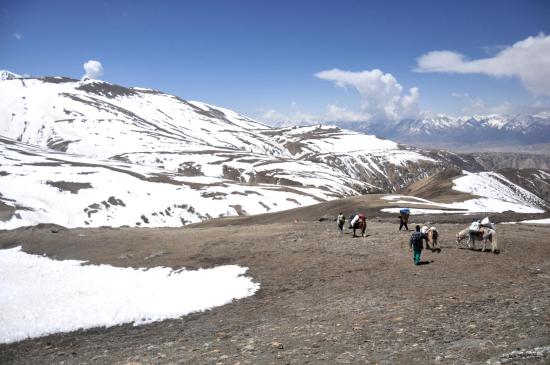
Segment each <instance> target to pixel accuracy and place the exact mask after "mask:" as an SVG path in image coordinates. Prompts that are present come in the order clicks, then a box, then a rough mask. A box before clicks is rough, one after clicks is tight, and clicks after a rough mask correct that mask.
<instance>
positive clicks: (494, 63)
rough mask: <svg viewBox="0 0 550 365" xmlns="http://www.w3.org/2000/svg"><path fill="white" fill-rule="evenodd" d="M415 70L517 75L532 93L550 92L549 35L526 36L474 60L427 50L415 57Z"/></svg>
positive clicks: (545, 93)
mask: <svg viewBox="0 0 550 365" xmlns="http://www.w3.org/2000/svg"><path fill="white" fill-rule="evenodd" d="M415 71H417V72H447V73H463V74H474V73H475V74H485V75H489V76H494V77H517V78H519V79H520V80H521V82H522V83H523V85H524V86H525V87H526V88H527V89H528V90H530V91H531V92H533V93H535V94H541V95H550V36H547V35H545V34H543V33H541V34H539V35H537V36H535V37H528V38H526V39H524V40H522V41H519V42H517V43H515V44H513V45H512V46H509V47H506V48H504V49H502V50H501V51H499V52H498V53H497V54H496V55H494V56H493V57H487V58H480V59H477V60H469V59H468V58H467V57H466V56H464V55H462V54H460V53H457V52H453V51H432V52H428V53H426V54H425V55H422V56H421V57H419V58H418V60H417V67H416V69H415Z"/></svg>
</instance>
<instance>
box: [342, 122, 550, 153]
mask: <svg viewBox="0 0 550 365" xmlns="http://www.w3.org/2000/svg"><path fill="white" fill-rule="evenodd" d="M331 124H335V125H337V126H339V127H341V128H345V129H348V130H354V131H358V132H363V133H369V134H375V135H377V136H379V137H383V138H388V139H392V140H395V141H397V142H401V143H407V144H412V145H416V146H431V147H451V148H453V147H454V148H458V149H464V148H465V147H468V146H482V147H484V149H486V150H491V149H493V148H495V147H502V146H505V147H511V146H526V145H537V144H547V143H550V113H541V114H538V115H487V116H468V117H460V118H453V117H448V116H437V117H430V118H418V119H405V120H401V121H397V122H392V121H388V122H378V123H374V122H335V123H331Z"/></svg>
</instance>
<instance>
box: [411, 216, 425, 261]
mask: <svg viewBox="0 0 550 365" xmlns="http://www.w3.org/2000/svg"><path fill="white" fill-rule="evenodd" d="M424 239H425V237H424V235H423V234H422V232H420V226H419V225H417V226H416V231H415V232H413V234H412V235H411V239H410V240H409V252H410V251H411V250H412V251H413V261H414V264H415V265H420V254H421V253H422V246H423V245H422V242H423V241H424Z"/></svg>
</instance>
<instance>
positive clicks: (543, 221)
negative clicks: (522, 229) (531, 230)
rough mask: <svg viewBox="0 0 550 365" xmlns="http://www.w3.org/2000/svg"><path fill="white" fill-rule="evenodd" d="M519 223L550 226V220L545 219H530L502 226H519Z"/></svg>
mask: <svg viewBox="0 0 550 365" xmlns="http://www.w3.org/2000/svg"><path fill="white" fill-rule="evenodd" d="M517 223H524V224H550V218H544V219H529V220H524V221H519V222H505V223H502V224H517Z"/></svg>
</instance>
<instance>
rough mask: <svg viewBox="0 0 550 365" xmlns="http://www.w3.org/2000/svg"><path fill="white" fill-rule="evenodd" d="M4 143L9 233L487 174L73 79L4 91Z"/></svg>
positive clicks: (176, 221)
mask: <svg viewBox="0 0 550 365" xmlns="http://www.w3.org/2000/svg"><path fill="white" fill-rule="evenodd" d="M5 74H6V75H11V73H9V72H6V73H5ZM13 75H14V74H13ZM0 136H1V138H0V151H2V152H1V155H0V159H1V164H2V167H1V171H0V193H1V195H0V228H14V227H17V226H22V225H28V224H35V223H41V222H51V223H57V224H61V225H64V226H68V227H76V226H101V225H109V226H121V225H130V226H138V225H140V226H178V225H181V224H185V223H188V222H196V221H200V220H204V219H209V218H212V217H218V216H226V215H237V214H256V213H263V212H270V211H277V210H283V209H289V208H293V207H296V206H301V205H308V204H313V203H315V202H319V201H324V200H329V199H334V198H339V197H345V196H351V195H357V194H361V193H365V192H393V191H395V190H397V189H399V188H402V187H404V186H406V185H408V184H410V183H411V182H414V181H417V180H419V179H421V178H422V177H426V176H429V175H431V174H433V173H434V172H436V171H438V170H440V169H443V168H446V167H448V166H454V167H457V168H460V169H466V170H471V171H476V170H477V171H479V170H481V166H480V165H479V164H478V163H477V162H476V161H475V160H474V159H472V158H468V157H464V156H459V155H456V154H452V153H447V152H441V151H424V150H420V149H415V148H409V147H405V146H402V145H398V144H397V143H395V142H392V141H389V140H384V139H380V138H377V137H375V136H373V135H365V134H361V133H357V132H352V131H346V130H342V129H340V128H337V127H334V126H308V127H289V128H271V127H269V126H267V125H264V124H262V123H259V122H257V121H254V120H252V119H250V118H247V117H245V116H242V115H240V114H238V113H235V112H233V111H231V110H228V109H224V108H219V107H215V106H212V105H208V104H205V103H201V102H192V101H185V100H183V99H180V98H179V97H176V96H173V95H169V94H165V93H162V92H160V91H157V90H152V89H145V88H126V87H123V86H119V85H114V84H110V83H107V82H104V81H99V80H75V79H69V78H64V77H42V78H21V77H18V76H17V75H14V76H9V77H8V76H6V77H5V78H4V79H2V80H1V81H0Z"/></svg>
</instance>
